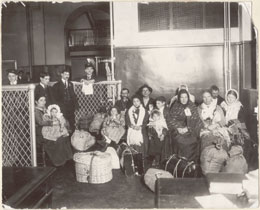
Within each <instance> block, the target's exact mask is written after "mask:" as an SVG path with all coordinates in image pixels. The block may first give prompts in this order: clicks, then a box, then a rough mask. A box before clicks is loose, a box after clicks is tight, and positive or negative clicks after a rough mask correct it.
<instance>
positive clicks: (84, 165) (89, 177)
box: [73, 151, 113, 184]
mask: <svg viewBox="0 0 260 210" xmlns="http://www.w3.org/2000/svg"><path fill="white" fill-rule="evenodd" d="M73 159H74V161H75V170H76V179H77V181H78V182H85V183H92V184H102V183H106V182H109V181H110V180H112V177H113V175H112V164H111V155H110V154H109V153H106V152H100V151H95V152H80V153H76V154H75V155H74V157H73Z"/></svg>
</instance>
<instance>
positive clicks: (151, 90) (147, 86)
mask: <svg viewBox="0 0 260 210" xmlns="http://www.w3.org/2000/svg"><path fill="white" fill-rule="evenodd" d="M144 88H147V89H148V90H149V91H150V92H151V93H152V92H153V89H152V88H151V87H150V86H149V85H147V84H145V85H143V86H141V87H140V88H139V90H140V91H141V92H142V90H143V89H144Z"/></svg>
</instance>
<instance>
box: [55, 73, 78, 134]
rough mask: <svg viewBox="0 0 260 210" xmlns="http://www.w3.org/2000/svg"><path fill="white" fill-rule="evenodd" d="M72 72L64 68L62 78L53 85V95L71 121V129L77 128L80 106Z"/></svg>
mask: <svg viewBox="0 0 260 210" xmlns="http://www.w3.org/2000/svg"><path fill="white" fill-rule="evenodd" d="M69 77H70V72H69V70H68V69H63V71H62V73H61V80H60V81H58V82H57V83H56V84H54V85H53V87H52V90H53V96H54V99H55V102H56V103H57V104H58V105H59V106H60V108H61V111H62V113H63V115H64V117H65V118H66V119H67V120H68V121H69V124H70V128H71V131H72V132H74V130H75V113H74V112H75V110H76V109H77V108H78V102H77V98H76V94H75V92H74V87H73V84H72V82H70V81H69Z"/></svg>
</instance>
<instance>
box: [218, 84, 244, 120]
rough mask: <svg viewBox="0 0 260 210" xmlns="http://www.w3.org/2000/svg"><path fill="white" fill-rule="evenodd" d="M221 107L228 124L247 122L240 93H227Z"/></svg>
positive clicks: (231, 91)
mask: <svg viewBox="0 0 260 210" xmlns="http://www.w3.org/2000/svg"><path fill="white" fill-rule="evenodd" d="M221 107H222V108H223V110H224V112H225V121H226V124H228V123H229V121H230V120H239V121H240V122H244V121H245V119H244V110H243V105H242V104H241V102H240V101H239V96H238V92H237V91H236V90H234V89H230V90H228V91H227V93H226V97H225V101H223V102H222V103H221Z"/></svg>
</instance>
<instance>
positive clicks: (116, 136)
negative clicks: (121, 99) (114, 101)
mask: <svg viewBox="0 0 260 210" xmlns="http://www.w3.org/2000/svg"><path fill="white" fill-rule="evenodd" d="M101 134H102V135H103V137H104V139H105V141H106V143H107V144H110V143H111V142H115V143H116V144H118V143H119V141H120V139H121V138H122V136H123V135H124V134H125V116H124V115H122V114H119V112H118V109H117V108H116V107H112V108H111V110H110V112H109V115H108V116H107V117H106V118H105V120H104V122H103V128H102V130H101Z"/></svg>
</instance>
